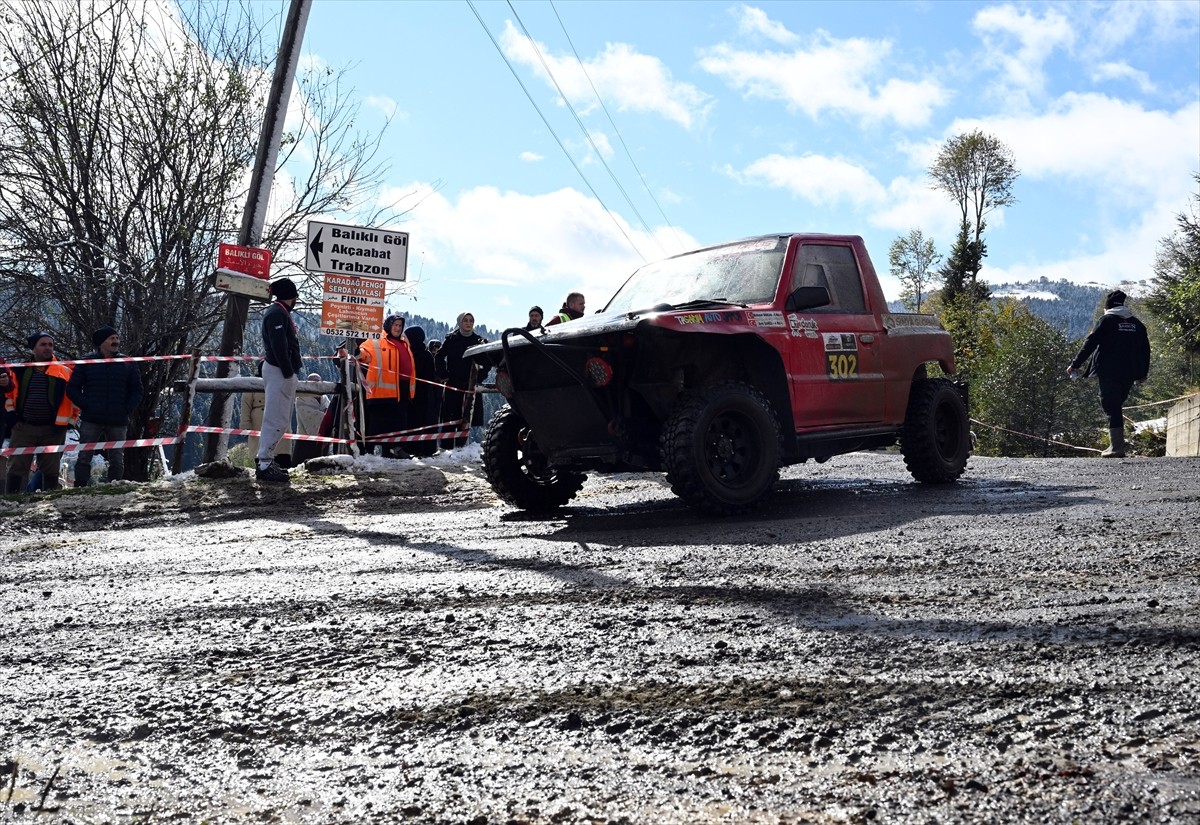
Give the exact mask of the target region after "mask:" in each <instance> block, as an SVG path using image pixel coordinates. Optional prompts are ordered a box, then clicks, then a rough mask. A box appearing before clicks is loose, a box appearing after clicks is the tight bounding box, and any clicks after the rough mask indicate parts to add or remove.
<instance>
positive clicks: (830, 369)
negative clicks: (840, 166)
mask: <svg viewBox="0 0 1200 825" xmlns="http://www.w3.org/2000/svg"><path fill="white" fill-rule="evenodd" d="M791 279H792V284H791V289H795V288H796V287H799V286H823V287H825V288H826V289H828V290H829V297H830V304H829V306H825V307H819V308H817V309H811V310H804V311H802V312H789V313H788V325H789V327H790V330H791V337H790V339H789V340H790V341H791V343H792V359H791V364H792V366H791V389H792V413H793V415H794V417H795V421H796V427H797V428H798V429H804V428H809V427H821V426H832V425H839V424H872V423H880V422H882V421H883V411H884V392H883V390H884V385H883V359H882V357H881V355H880V347H881V346H882V340H881V339H882V337H883V336H882V329H881V328H880V325H879V319H878V317H877V316H876V315H875V314H874V313H873V312H871V311H870V310H868V308H867V306H866V300H865V298H864V290H863V284H862V273H861V271H860V269H859V266H858V261H857V260H856V258H855V256H854V249H853V247H851V246H849V245H847V244H838V243H836V242H831V243H824V242H819V243H811V242H810V243H805V244H804V245H802V246H801V247H800V249H799V250H798V251H797V253H796V256H795V259H794V261H793V265H792V273H791Z"/></svg>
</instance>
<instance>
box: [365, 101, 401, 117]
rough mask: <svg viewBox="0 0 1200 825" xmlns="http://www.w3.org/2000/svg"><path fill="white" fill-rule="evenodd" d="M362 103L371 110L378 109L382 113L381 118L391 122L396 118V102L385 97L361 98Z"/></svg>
mask: <svg viewBox="0 0 1200 825" xmlns="http://www.w3.org/2000/svg"><path fill="white" fill-rule="evenodd" d="M363 103H365V104H366V105H367V106H370V107H371V108H372V109H378V110H379V111H381V112H383V116H384V117H386V118H387V119H388V120H391V119H392V118H394V117H395V116H396V112H397V110H398V109H399V106H398V105H397V104H396V101H394V100H392V99H391V98H390V97H388V96H387V95H368V96H367V97H364V98H363Z"/></svg>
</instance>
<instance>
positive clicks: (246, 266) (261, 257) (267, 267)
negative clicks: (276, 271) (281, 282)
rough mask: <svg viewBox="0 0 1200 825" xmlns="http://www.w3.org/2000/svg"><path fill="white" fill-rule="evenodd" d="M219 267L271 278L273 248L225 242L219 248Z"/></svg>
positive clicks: (257, 276)
mask: <svg viewBox="0 0 1200 825" xmlns="http://www.w3.org/2000/svg"><path fill="white" fill-rule="evenodd" d="M217 268H218V269H231V270H233V271H234V272H241V273H243V274H245V275H253V276H254V277H255V278H263V279H266V278H270V277H271V250H269V249H260V248H258V247H256V246H238V245H237V244H231V243H223V244H221V245H220V246H219V247H218V248H217Z"/></svg>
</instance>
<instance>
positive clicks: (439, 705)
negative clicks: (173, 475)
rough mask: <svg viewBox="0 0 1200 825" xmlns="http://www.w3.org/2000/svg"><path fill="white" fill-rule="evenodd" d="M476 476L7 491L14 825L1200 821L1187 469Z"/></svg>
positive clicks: (0, 816) (3, 729) (0, 604)
mask: <svg viewBox="0 0 1200 825" xmlns="http://www.w3.org/2000/svg"><path fill="white" fill-rule="evenodd" d="M377 465H386V468H381V466H377ZM473 467H474V465H473V464H471V463H470V462H464V463H462V464H460V465H454V464H448V465H445V466H442V467H440V468H439V467H431V466H419V465H417V464H408V463H406V464H405V466H403V467H400V466H399V463H398V462H393V463H388V462H384V461H382V460H378V459H377V460H375V464H374V465H372V466H370V467H369V468H367V469H365V470H364V469H363V468H362V467H361V466H358V465H356V467H355V468H354V469H355V472H354V473H352V474H347V473H340V474H339V473H334V474H330V475H320V476H317V475H311V476H310V475H309V474H308V473H306V472H305V471H303V470H297V471H294V473H293V477H294V483H293V485H292V488H291V489H280V488H277V487H267V486H264V485H260V484H257V483H255V482H253V481H250V480H249V479H248V478H239V479H224V480H220V479H196V478H190V477H189V478H187V479H176V480H174V481H172V482H164V483H160V484H156V485H142V486H118V487H114V488H100V489H95V490H89V491H87V492H80V493H77V494H68V495H62V496H59V497H56V498H50V499H29V498H22V499H19V500H13V499H5V500H0V525H2V527H0V635H2V638H3V646H2V648H0V781H2V784H0V821H13V822H37V823H47V822H50V823H54V822H72V823H75V822H80V823H91V822H96V823H108V822H118V823H178V822H183V823H200V822H211V823H226V822H230V823H243V822H244V823H252V822H253V823H258V822H295V823H359V822H395V821H411V822H438V823H441V822H448V823H575V822H588V823H591V822H595V823H610V822H611V823H622V822H629V823H696V822H700V823H704V822H739V823H740V822H771V823H774V822H785V823H792V822H814V823H826V822H869V821H878V822H901V823H904V822H914V823H915V822H922V823H924V822H1028V823H1068V822H1083V823H1094V822H1196V821H1198V820H1200V702H1198V701H1197V697H1198V695H1200V631H1198V619H1197V608H1198V607H1200V592H1198V588H1197V585H1198V582H1200V539H1198V538H1197V522H1198V521H1200V459H1131V460H1126V461H1112V462H1109V461H1101V460H1099V459H1079V460H1008V459H979V458H975V459H972V460H971V464H970V467H969V469H968V472H967V475H966V476H964V478H963V480H962V482H961V483H959V484H957V485H954V486H951V487H946V488H933V487H926V486H922V485H918V484H915V483H911V482H910V480H909V478H908V476H907V474H906V473H905V471H904V467H903V464H902V461H901V459H900V458H899V456H898V455H896V454H890V453H876V454H859V455H852V456H844V457H841V458H838V459H835V460H833V461H831V462H829V463H828V464H825V465H821V466H816V465H812V464H809V465H805V466H802V467H796V468H792V469H790V470H787V471H785V473H784V480H783V481H782V483H781V484H780V487H779V490H778V492H777V494H775V495H774V496H773V497H772V498H771V499H770V501H769V502H768V504H767V505H766V506H765V507H764V508H763V510H762V511H761V512H760V513H758V514H756V515H755V516H754V517H745V518H736V519H727V520H714V519H707V518H703V517H701V516H698V515H697V514H695V513H694V512H692V511H690V510H688V509H686V508H685V507H684V506H683V505H681V504H680V503H679V501H677V500H676V499H675V498H674V497H673V496H672V495H671V494H670V492H669V490H667V489H666V488H665V487H664V486H663V483H662V481H661V480H660V479H659V478H658V477H656V476H622V477H619V478H608V479H592V480H590V481H589V482H588V484H587V486H586V487H585V488H584V491H583V492H582V493H581V495H580V497H579V498H578V500H577V501H576V502H575V503H574V504H573V505H572V506H570V507H568V508H565V509H564V510H563V511H561V513H559V514H557V515H556V516H554V517H552V518H530V517H527V516H524V515H522V514H520V513H517V512H514V511H513V510H511V509H510V508H508V507H506V506H503V505H501V504H500V503H499V502H498V501H497V500H496V499H495V498H494V497H493V496H492V495H491V493H490V491H489V490H488V488H487V486H486V484H485V483H484V482H483V481H482V480H481V479H480V478H479V476H478V473H477V471H476V470H474V469H473Z"/></svg>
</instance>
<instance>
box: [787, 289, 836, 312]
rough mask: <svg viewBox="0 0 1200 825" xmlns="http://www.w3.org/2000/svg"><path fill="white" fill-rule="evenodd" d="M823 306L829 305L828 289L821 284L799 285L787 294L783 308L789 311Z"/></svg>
mask: <svg viewBox="0 0 1200 825" xmlns="http://www.w3.org/2000/svg"><path fill="white" fill-rule="evenodd" d="M823 306H829V290H828V289H826V288H825V287H823V286H799V287H796V288H795V289H793V290H792V291H791V293H789V294H788V297H787V303H785V304H784V309H786V310H788V311H789V312H798V311H800V310H804V309H816V308H817V307H823Z"/></svg>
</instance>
